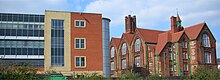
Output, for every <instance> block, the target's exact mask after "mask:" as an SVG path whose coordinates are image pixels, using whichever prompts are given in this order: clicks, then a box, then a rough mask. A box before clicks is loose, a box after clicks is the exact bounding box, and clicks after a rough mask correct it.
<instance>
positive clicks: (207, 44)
mask: <svg viewBox="0 0 220 80" xmlns="http://www.w3.org/2000/svg"><path fill="white" fill-rule="evenodd" d="M202 44H203V45H204V47H210V39H209V36H208V35H207V34H203V35H202Z"/></svg>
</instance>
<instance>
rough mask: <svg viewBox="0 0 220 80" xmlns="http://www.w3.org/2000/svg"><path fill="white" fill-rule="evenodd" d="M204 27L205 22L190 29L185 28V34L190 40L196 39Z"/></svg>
mask: <svg viewBox="0 0 220 80" xmlns="http://www.w3.org/2000/svg"><path fill="white" fill-rule="evenodd" d="M205 25H206V23H205V22H203V23H200V24H196V25H193V26H190V27H187V28H185V30H184V31H185V33H186V35H187V36H188V37H189V38H190V39H196V38H197V37H198V35H199V33H200V32H201V30H202V28H203V27H204V26H205Z"/></svg>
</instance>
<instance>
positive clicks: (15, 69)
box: [0, 64, 37, 80]
mask: <svg viewBox="0 0 220 80" xmlns="http://www.w3.org/2000/svg"><path fill="white" fill-rule="evenodd" d="M0 67H1V68H0V79H6V80H31V79H35V78H36V73H37V71H36V70H34V69H31V68H29V67H28V66H27V65H26V64H24V65H21V66H16V65H11V66H0Z"/></svg>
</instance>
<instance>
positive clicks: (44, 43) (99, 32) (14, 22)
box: [0, 10, 110, 77]
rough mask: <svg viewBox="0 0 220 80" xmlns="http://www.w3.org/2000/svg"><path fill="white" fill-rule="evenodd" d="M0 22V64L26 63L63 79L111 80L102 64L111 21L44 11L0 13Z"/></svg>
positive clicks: (72, 13)
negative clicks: (92, 79) (90, 78)
mask: <svg viewBox="0 0 220 80" xmlns="http://www.w3.org/2000/svg"><path fill="white" fill-rule="evenodd" d="M0 20H1V22H0V24H1V25H0V61H1V63H3V64H5V63H9V62H14V63H16V64H20V63H26V62H28V63H30V64H31V66H33V67H34V68H37V67H41V68H40V70H41V71H44V72H46V71H56V72H61V73H62V74H64V75H75V76H77V75H82V74H90V73H98V74H101V75H102V74H104V76H106V77H108V76H110V64H109V63H105V62H106V61H107V62H108V61H109V56H110V55H109V22H110V19H108V18H102V14H97V13H82V12H64V11H49V10H46V11H45V15H33V14H13V13H1V14H0ZM104 57H105V58H104ZM103 66H105V68H104V67H103ZM108 69H109V70H108Z"/></svg>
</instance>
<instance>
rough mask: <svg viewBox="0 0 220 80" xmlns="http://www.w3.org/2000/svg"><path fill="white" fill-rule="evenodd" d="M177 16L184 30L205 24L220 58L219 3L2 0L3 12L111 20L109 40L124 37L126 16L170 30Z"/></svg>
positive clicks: (139, 24)
mask: <svg viewBox="0 0 220 80" xmlns="http://www.w3.org/2000/svg"><path fill="white" fill-rule="evenodd" d="M177 9H178V13H179V15H180V17H181V19H182V25H183V27H188V26H192V25H195V24H199V23H202V22H206V23H207V25H208V27H209V29H210V30H211V32H212V34H213V35H214V36H215V39H216V51H217V57H218V58H220V36H219V35H220V32H218V31H219V30H220V0H165V1H164V0H0V12H6V13H7V12H13V13H33V14H44V12H45V10H55V11H71V12H88V13H101V14H102V15H103V17H107V18H110V19H111V23H110V36H111V37H121V34H122V33H123V32H124V31H125V30H124V29H125V27H124V26H125V25H124V23H125V21H124V20H125V16H127V15H129V14H130V15H132V16H133V15H136V17H137V27H139V28H146V29H154V30H169V29H170V17H171V16H176V14H177Z"/></svg>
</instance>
